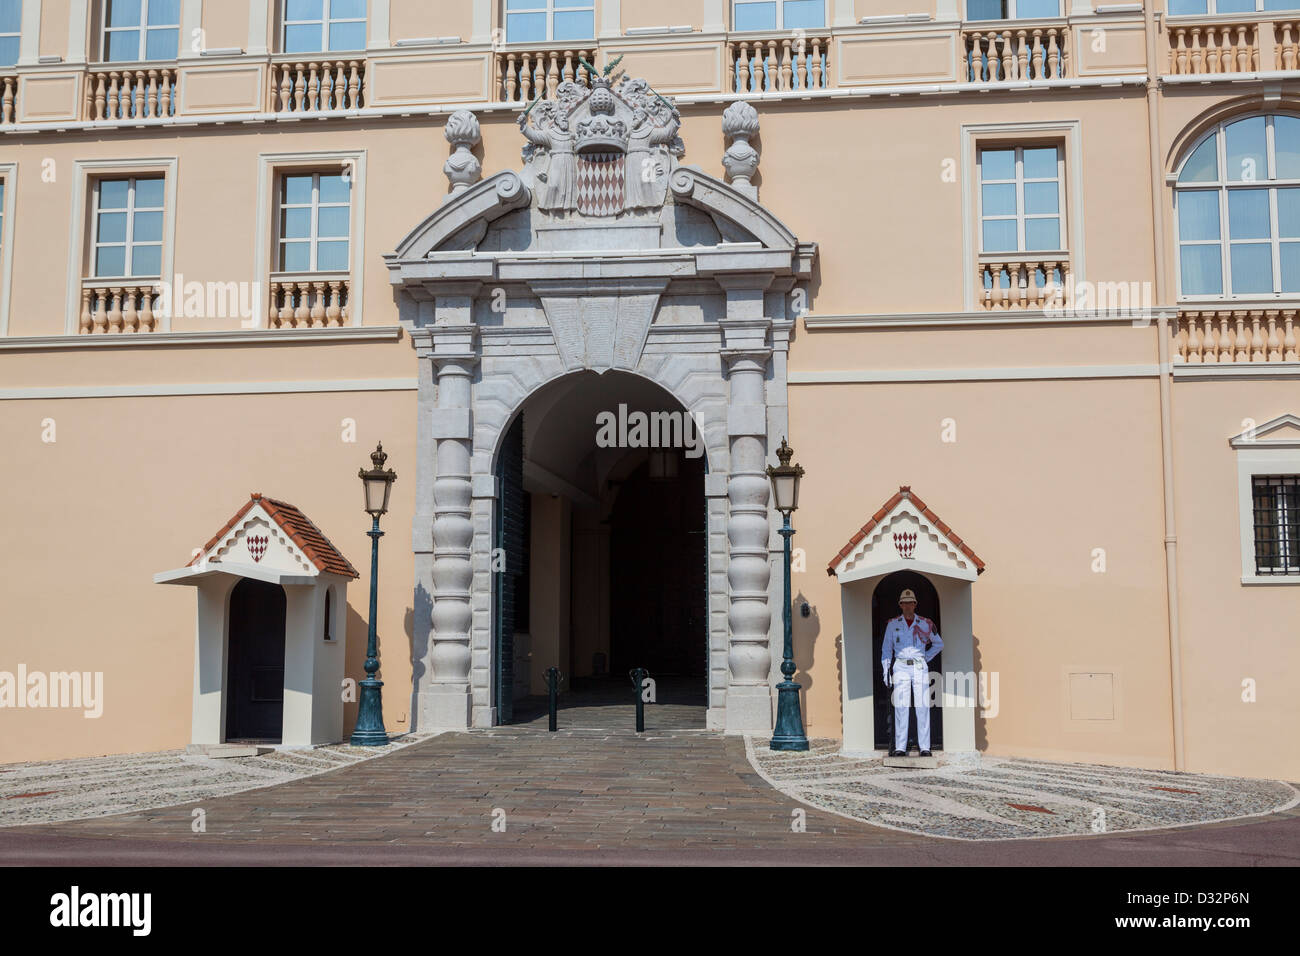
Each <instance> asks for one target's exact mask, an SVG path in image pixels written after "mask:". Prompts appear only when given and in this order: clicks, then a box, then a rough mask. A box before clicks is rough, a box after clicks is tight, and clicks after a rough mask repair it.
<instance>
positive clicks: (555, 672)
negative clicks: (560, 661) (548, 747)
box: [546, 666, 560, 731]
mask: <svg viewBox="0 0 1300 956" xmlns="http://www.w3.org/2000/svg"><path fill="white" fill-rule="evenodd" d="M546 691H547V694H549V696H550V722H549V725H548V726H547V728H546V729H547V730H551V731H553V730H555V729H556V718H557V716H558V711H559V706H560V669H559V668H558V667H554V666H552V667H548V668H546Z"/></svg>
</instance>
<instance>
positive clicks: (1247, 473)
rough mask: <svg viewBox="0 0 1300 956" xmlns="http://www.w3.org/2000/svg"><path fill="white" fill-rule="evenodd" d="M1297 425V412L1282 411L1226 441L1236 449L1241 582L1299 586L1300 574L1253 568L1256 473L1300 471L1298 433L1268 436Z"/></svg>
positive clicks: (1275, 473)
mask: <svg viewBox="0 0 1300 956" xmlns="http://www.w3.org/2000/svg"><path fill="white" fill-rule="evenodd" d="M1282 429H1286V430H1287V431H1290V430H1291V429H1300V415H1282V416H1280V417H1278V418H1275V419H1273V420H1271V421H1268V422H1265V423H1263V424H1262V425H1258V426H1256V427H1255V428H1253V429H1250V430H1247V431H1244V432H1242V433H1241V434H1240V435H1237V436H1236V437H1235V438H1233V439H1231V440H1230V441H1229V442H1228V444H1229V445H1230V446H1231V447H1232V448H1233V449H1234V450H1235V451H1236V453H1237V513H1238V522H1239V524H1240V528H1241V583H1242V584H1243V585H1256V584H1258V585H1273V586H1283V587H1285V586H1287V585H1290V586H1292V587H1295V586H1300V574H1257V573H1256V571H1255V496H1254V478H1255V476H1256V475H1300V437H1298V436H1295V435H1293V434H1288V435H1286V436H1285V437H1275V438H1270V437H1268V436H1269V435H1270V434H1272V433H1274V432H1277V431H1279V430H1282Z"/></svg>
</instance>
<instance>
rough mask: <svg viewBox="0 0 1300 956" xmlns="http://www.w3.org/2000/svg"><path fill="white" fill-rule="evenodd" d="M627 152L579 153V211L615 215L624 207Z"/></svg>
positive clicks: (596, 214)
mask: <svg viewBox="0 0 1300 956" xmlns="http://www.w3.org/2000/svg"><path fill="white" fill-rule="evenodd" d="M626 172H627V155H626V154H624V153H616V152H609V153H585V154H583V155H581V156H579V157H578V212H580V213H582V214H583V215H584V216H615V215H617V214H618V213H620V212H622V211H623V196H624V180H625V177H626Z"/></svg>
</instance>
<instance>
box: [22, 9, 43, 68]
mask: <svg viewBox="0 0 1300 956" xmlns="http://www.w3.org/2000/svg"><path fill="white" fill-rule="evenodd" d="M21 16H22V19H21V20H20V21H19V26H18V29H19V30H20V31H21V32H20V34H19V37H18V65H19V66H31V65H32V64H33V63H36V62H38V61H39V60H40V58H41V0H23V8H22V14H21Z"/></svg>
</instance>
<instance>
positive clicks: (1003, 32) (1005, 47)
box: [960, 23, 1073, 83]
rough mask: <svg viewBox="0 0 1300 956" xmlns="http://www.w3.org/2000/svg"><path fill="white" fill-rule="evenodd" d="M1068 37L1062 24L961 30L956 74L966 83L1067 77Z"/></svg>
mask: <svg viewBox="0 0 1300 956" xmlns="http://www.w3.org/2000/svg"><path fill="white" fill-rule="evenodd" d="M1069 36H1070V28H1069V27H1068V26H1066V25H1065V24H1064V23H1061V24H1052V25H1042V26H1036V25H1026V26H1021V25H1020V24H1019V23H1017V24H1016V25H1014V26H1012V25H1002V26H984V27H981V28H978V29H963V30H962V33H961V38H962V46H961V49H962V69H961V71H960V73H961V75H962V76H963V77H964V79H965V81H966V82H967V83H1008V82H1013V81H1017V80H1059V79H1062V78H1063V77H1067V76H1071V75H1073V74H1072V72H1071V65H1070V42H1069Z"/></svg>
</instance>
